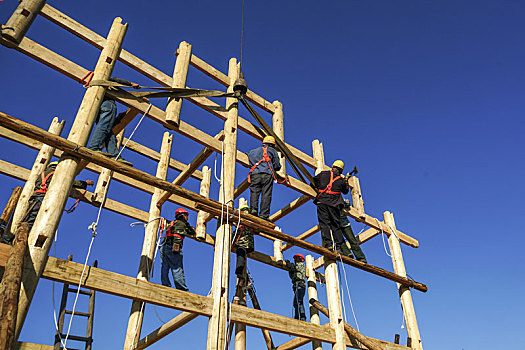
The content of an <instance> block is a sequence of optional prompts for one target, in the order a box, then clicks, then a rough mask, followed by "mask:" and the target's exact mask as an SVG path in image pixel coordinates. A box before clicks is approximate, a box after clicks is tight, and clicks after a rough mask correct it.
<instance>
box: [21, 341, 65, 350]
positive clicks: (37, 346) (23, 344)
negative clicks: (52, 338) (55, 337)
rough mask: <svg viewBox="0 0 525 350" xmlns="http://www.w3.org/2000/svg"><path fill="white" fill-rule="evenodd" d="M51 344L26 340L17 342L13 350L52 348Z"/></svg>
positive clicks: (50, 349) (43, 349) (48, 349)
mask: <svg viewBox="0 0 525 350" xmlns="http://www.w3.org/2000/svg"><path fill="white" fill-rule="evenodd" d="M54 348H55V347H54V346H53V345H44V344H35V343H28V342H18V343H17V344H16V345H15V348H14V350H53V349H54Z"/></svg>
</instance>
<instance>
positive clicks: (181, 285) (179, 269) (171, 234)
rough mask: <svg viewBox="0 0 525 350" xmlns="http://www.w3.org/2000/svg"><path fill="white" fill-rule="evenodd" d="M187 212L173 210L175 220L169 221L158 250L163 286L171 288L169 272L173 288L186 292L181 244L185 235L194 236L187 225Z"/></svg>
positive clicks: (193, 232) (180, 209)
mask: <svg viewBox="0 0 525 350" xmlns="http://www.w3.org/2000/svg"><path fill="white" fill-rule="evenodd" d="M188 215H189V214H188V212H187V211H186V210H185V209H183V208H179V209H177V210H175V220H173V221H171V222H170V223H169V225H168V228H167V229H166V237H164V242H163V243H162V246H161V248H160V259H161V261H162V268H161V270H160V280H161V282H162V285H163V286H167V287H171V283H170V279H169V277H168V271H169V270H171V274H172V276H173V282H174V283H175V288H177V289H180V290H183V291H185V292H187V291H188V287H187V286H186V278H185V277H184V267H183V265H182V243H183V242H184V237H185V236H186V235H189V236H195V229H194V228H193V227H191V226H190V224H189V223H188Z"/></svg>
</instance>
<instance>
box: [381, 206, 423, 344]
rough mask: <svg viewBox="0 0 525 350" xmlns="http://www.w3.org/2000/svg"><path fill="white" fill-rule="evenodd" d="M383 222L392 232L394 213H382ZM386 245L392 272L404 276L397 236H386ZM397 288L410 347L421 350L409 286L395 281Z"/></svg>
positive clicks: (405, 274) (394, 226)
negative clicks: (390, 258)
mask: <svg viewBox="0 0 525 350" xmlns="http://www.w3.org/2000/svg"><path fill="white" fill-rule="evenodd" d="M383 218H384V220H385V224H386V225H388V226H389V227H391V228H392V229H393V230H394V232H395V230H396V223H395V221H394V215H393V214H392V213H390V212H388V211H385V212H384V213H383ZM388 246H389V247H390V254H391V255H392V265H394V272H395V273H396V274H398V275H399V276H403V277H406V276H407V273H406V269H405V262H404V261H403V254H402V253H401V245H400V244H399V239H398V238H397V236H396V235H395V234H394V235H390V236H389V237H388ZM397 290H398V292H399V298H400V299H401V306H402V307H403V317H404V318H405V323H406V325H407V333H408V336H409V337H410V338H412V348H413V349H416V350H422V349H423V345H422V343H421V336H420V335H419V328H418V325H417V319H416V311H415V310H414V303H413V302H412V294H411V293H410V288H407V287H405V286H402V285H401V284H399V283H397Z"/></svg>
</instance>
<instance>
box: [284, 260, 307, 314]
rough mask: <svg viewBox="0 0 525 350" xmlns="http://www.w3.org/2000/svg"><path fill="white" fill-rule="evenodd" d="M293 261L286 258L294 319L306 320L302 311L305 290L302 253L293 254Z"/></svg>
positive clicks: (304, 267)
mask: <svg viewBox="0 0 525 350" xmlns="http://www.w3.org/2000/svg"><path fill="white" fill-rule="evenodd" d="M293 260H294V262H293V263H292V262H290V260H286V269H287V270H288V274H289V275H290V278H291V279H292V289H293V308H294V316H293V318H295V319H296V320H301V321H306V314H305V311H304V303H303V299H304V293H305V291H306V282H305V281H306V266H305V265H304V255H303V254H295V255H294V256H293Z"/></svg>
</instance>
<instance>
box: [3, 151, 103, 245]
mask: <svg viewBox="0 0 525 350" xmlns="http://www.w3.org/2000/svg"><path fill="white" fill-rule="evenodd" d="M57 165H58V162H57V161H54V162H51V163H49V164H48V165H47V168H46V169H45V170H44V171H43V172H42V173H41V174H40V176H39V177H37V179H36V181H35V191H34V193H33V195H32V196H31V197H30V198H29V207H28V209H27V212H26V215H25V216H24V218H23V219H22V222H27V223H29V230H31V227H33V224H34V223H35V220H36V217H37V215H38V212H39V211H40V206H42V202H43V201H44V197H45V195H46V193H47V190H48V186H49V184H50V183H51V179H52V178H53V174H54V173H55V170H56V168H57ZM93 184H94V182H93V181H92V180H87V181H79V180H75V181H74V182H73V187H74V188H79V189H83V190H85V189H86V188H87V186H93ZM14 238H15V236H14V235H13V234H12V233H10V232H8V231H6V232H5V233H4V235H3V237H2V239H1V240H0V242H1V243H6V244H11V243H12V242H13V239H14Z"/></svg>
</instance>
